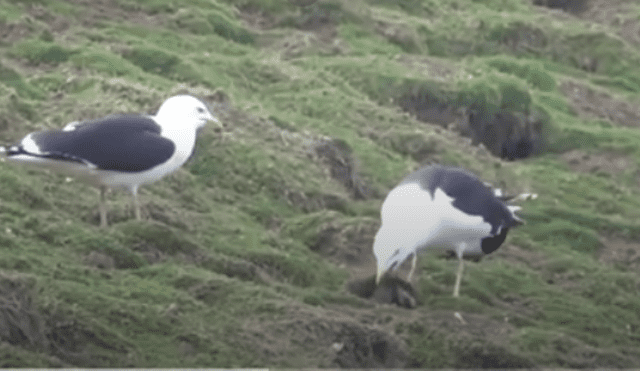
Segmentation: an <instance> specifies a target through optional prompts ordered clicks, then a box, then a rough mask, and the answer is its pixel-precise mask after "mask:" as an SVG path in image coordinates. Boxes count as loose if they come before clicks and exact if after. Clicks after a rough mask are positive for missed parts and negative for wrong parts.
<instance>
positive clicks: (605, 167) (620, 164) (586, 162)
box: [561, 149, 635, 175]
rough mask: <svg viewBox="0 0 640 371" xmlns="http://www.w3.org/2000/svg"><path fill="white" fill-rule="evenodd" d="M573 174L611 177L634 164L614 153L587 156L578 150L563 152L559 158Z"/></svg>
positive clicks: (633, 166) (587, 154)
mask: <svg viewBox="0 0 640 371" xmlns="http://www.w3.org/2000/svg"><path fill="white" fill-rule="evenodd" d="M561 158H562V160H564V161H565V162H566V163H567V165H569V167H570V168H571V170H572V171H574V172H581V173H595V172H604V173H607V174H611V175H617V174H621V173H622V172H624V171H627V170H629V169H632V168H635V164H634V163H633V161H631V160H630V159H629V158H627V157H626V156H624V155H620V154H616V153H601V154H589V153H586V152H584V151H581V150H579V149H575V150H572V151H569V152H565V153H563V154H562V156H561Z"/></svg>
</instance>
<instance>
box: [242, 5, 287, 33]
mask: <svg viewBox="0 0 640 371" xmlns="http://www.w3.org/2000/svg"><path fill="white" fill-rule="evenodd" d="M239 17H240V19H242V21H243V23H244V25H245V26H247V27H248V28H251V29H253V30H269V29H271V28H273V27H275V26H276V25H277V24H278V21H277V20H276V19H275V18H274V17H273V16H271V15H270V14H269V13H266V12H264V11H262V10H261V9H259V8H256V7H253V6H245V7H242V8H241V9H240V12H239Z"/></svg>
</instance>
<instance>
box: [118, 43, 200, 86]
mask: <svg viewBox="0 0 640 371" xmlns="http://www.w3.org/2000/svg"><path fill="white" fill-rule="evenodd" d="M122 56H123V57H124V58H125V59H127V60H129V61H130V62H131V63H133V64H135V65H136V66H138V67H140V68H142V70H143V71H145V72H149V73H153V74H156V75H160V76H165V77H169V78H172V79H176V80H179V81H200V76H199V75H198V73H197V72H196V71H194V69H193V68H192V67H191V65H190V64H189V63H187V62H185V61H184V60H183V59H182V58H181V57H179V56H177V55H175V54H173V53H170V52H167V51H164V50H161V49H158V48H153V47H134V48H132V49H131V50H128V51H125V52H124V53H123V55H122Z"/></svg>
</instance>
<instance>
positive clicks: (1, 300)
mask: <svg viewBox="0 0 640 371" xmlns="http://www.w3.org/2000/svg"><path fill="white" fill-rule="evenodd" d="M34 283H35V282H29V281H28V280H26V279H23V278H20V277H18V276H9V275H6V274H0V339H2V341H6V342H8V343H10V344H12V345H19V346H22V347H26V348H32V349H41V350H42V349H47V348H48V347H49V341H48V340H47V338H46V336H45V325H44V318H43V316H42V314H41V313H40V311H39V310H38V308H37V306H36V305H35V304H34V291H33V286H34Z"/></svg>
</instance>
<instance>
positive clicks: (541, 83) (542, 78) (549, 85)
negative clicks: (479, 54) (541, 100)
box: [488, 58, 556, 91]
mask: <svg viewBox="0 0 640 371" xmlns="http://www.w3.org/2000/svg"><path fill="white" fill-rule="evenodd" d="M488 64H489V66H491V67H494V68H496V69H498V70H499V71H500V72H504V73H509V74H513V75H516V76H518V77H520V78H522V79H524V80H526V81H527V82H528V83H529V84H531V86H533V87H535V88H536V89H540V90H542V91H552V90H553V89H555V86H556V82H555V80H554V78H553V77H551V75H550V74H548V73H547V72H545V71H544V68H543V66H542V64H540V63H519V62H516V61H513V60H511V59H503V58H494V59H492V60H490V61H489V62H488Z"/></svg>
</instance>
